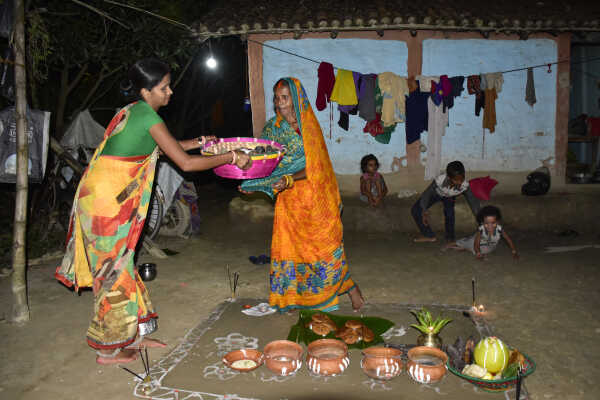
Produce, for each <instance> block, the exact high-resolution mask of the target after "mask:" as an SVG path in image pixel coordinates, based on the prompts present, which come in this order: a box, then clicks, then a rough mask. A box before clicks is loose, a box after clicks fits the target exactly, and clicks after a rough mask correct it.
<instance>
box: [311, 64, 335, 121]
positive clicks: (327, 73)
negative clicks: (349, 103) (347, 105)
mask: <svg viewBox="0 0 600 400" xmlns="http://www.w3.org/2000/svg"><path fill="white" fill-rule="evenodd" d="M317 76H318V77H319V83H318V85H317V100H316V101H315V104H316V105H317V110H319V111H323V110H324V109H325V107H326V106H327V103H328V102H329V101H331V91H332V90H333V85H334V84H335V75H334V74H333V65H331V64H330V63H328V62H322V63H321V64H319V69H318V72H317Z"/></svg>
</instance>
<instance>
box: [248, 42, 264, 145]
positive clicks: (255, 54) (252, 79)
mask: <svg viewBox="0 0 600 400" xmlns="http://www.w3.org/2000/svg"><path fill="white" fill-rule="evenodd" d="M248 38H249V39H252V40H256V41H259V42H264V41H265V40H267V38H266V36H265V35H250V36H249V37H248ZM248 75H249V77H248V78H249V82H248V85H249V91H250V104H251V107H252V133H253V135H254V137H260V135H261V133H262V129H263V127H264V126H265V122H266V119H267V113H266V110H265V89H264V85H263V47H262V45H260V44H258V43H256V42H252V41H250V40H248Z"/></svg>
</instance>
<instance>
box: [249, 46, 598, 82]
mask: <svg viewBox="0 0 600 400" xmlns="http://www.w3.org/2000/svg"><path fill="white" fill-rule="evenodd" d="M247 40H248V41H249V42H253V43H257V44H260V45H261V46H264V47H268V48H270V49H273V50H277V51H280V52H282V53H286V54H289V55H291V56H294V57H298V58H302V59H304V60H307V61H311V62H314V63H315V64H321V61H319V60H315V59H312V58H309V57H305V56H303V55H300V54H297V53H294V52H291V51H288V50H284V49H280V48H278V47H275V46H271V45H270V44H266V43H263V42H259V41H258V40H253V39H247ZM593 61H600V57H594V58H588V59H583V60H576V61H571V59H569V58H567V59H565V60H558V61H554V62H551V63H546V64H539V65H532V66H529V67H522V68H515V69H510V70H507V71H498V72H499V73H501V74H506V73H509V72H517V71H526V70H528V69H529V68H541V67H548V68H550V66H551V65H556V64H560V63H566V62H571V64H585V63H588V62H593ZM333 68H334V69H342V68H339V67H336V66H335V65H334V66H333Z"/></svg>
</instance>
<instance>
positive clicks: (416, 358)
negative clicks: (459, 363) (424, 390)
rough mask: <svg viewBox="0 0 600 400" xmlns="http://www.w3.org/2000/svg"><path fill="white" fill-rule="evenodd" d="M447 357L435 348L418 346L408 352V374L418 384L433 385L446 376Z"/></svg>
mask: <svg viewBox="0 0 600 400" xmlns="http://www.w3.org/2000/svg"><path fill="white" fill-rule="evenodd" d="M447 361H448V355H447V354H446V353H444V352H443V351H442V350H440V349H436V348H435V347H426V346H418V347H413V348H412V349H410V350H409V351H408V363H407V364H406V370H407V371H408V374H409V375H410V376H411V377H412V378H413V379H414V380H415V381H417V382H419V383H434V382H437V381H439V380H440V379H442V378H443V377H444V375H446V371H447V369H446V362H447Z"/></svg>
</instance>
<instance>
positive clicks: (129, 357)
mask: <svg viewBox="0 0 600 400" xmlns="http://www.w3.org/2000/svg"><path fill="white" fill-rule="evenodd" d="M135 360H137V352H136V351H135V350H134V349H122V350H120V351H118V352H117V353H116V354H115V352H114V350H100V351H98V356H97V357H96V362H97V363H98V364H102V365H110V364H126V363H130V362H132V361H135Z"/></svg>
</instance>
